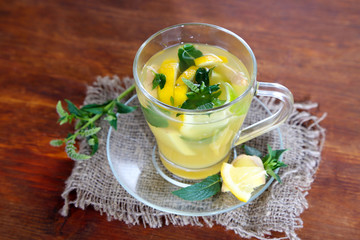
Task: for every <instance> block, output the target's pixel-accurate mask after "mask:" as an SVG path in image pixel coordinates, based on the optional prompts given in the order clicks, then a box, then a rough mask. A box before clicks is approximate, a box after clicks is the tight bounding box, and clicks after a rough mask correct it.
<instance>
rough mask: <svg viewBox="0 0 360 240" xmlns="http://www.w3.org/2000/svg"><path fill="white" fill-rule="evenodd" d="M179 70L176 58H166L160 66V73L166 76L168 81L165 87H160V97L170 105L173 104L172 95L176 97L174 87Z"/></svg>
mask: <svg viewBox="0 0 360 240" xmlns="http://www.w3.org/2000/svg"><path fill="white" fill-rule="evenodd" d="M178 71H179V63H178V62H177V60H175V59H167V60H164V61H163V63H162V64H161V66H160V68H159V71H158V72H159V73H162V74H164V75H165V76H166V82H165V86H164V88H163V89H160V87H158V99H159V100H160V101H161V102H163V103H165V104H168V105H171V97H174V87H175V82H176V76H177V73H178Z"/></svg>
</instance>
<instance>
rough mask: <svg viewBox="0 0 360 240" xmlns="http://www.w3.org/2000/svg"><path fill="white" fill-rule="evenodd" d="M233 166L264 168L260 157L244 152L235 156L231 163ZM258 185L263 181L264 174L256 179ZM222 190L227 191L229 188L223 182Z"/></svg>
mask: <svg viewBox="0 0 360 240" xmlns="http://www.w3.org/2000/svg"><path fill="white" fill-rule="evenodd" d="M231 164H232V165H233V166H234V167H260V168H262V169H263V170H264V164H263V162H262V161H261V159H260V158H259V157H257V156H249V155H245V154H241V155H239V156H238V157H237V158H235V159H234V161H232V163H231ZM256 181H258V184H259V185H262V184H264V183H265V175H263V176H261V177H259V178H257V179H256ZM221 191H222V192H228V191H230V189H229V188H228V187H227V186H226V185H225V184H223V185H222V187H221Z"/></svg>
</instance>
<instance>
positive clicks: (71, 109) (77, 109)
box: [65, 99, 84, 117]
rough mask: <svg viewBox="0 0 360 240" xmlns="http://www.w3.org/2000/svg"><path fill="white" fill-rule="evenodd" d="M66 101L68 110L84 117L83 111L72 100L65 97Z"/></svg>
mask: <svg viewBox="0 0 360 240" xmlns="http://www.w3.org/2000/svg"><path fill="white" fill-rule="evenodd" d="M65 102H66V103H67V107H68V110H69V112H70V113H71V114H74V115H75V116H77V117H83V116H84V114H83V112H82V111H81V110H80V109H79V108H78V107H76V106H75V105H74V104H73V103H72V102H71V101H70V100H67V99H65Z"/></svg>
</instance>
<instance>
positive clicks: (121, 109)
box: [116, 102, 136, 113]
mask: <svg viewBox="0 0 360 240" xmlns="http://www.w3.org/2000/svg"><path fill="white" fill-rule="evenodd" d="M116 107H117V112H118V113H131V112H133V111H135V110H136V107H132V106H128V105H125V104H123V103H121V102H116Z"/></svg>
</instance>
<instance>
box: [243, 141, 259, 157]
mask: <svg viewBox="0 0 360 240" xmlns="http://www.w3.org/2000/svg"><path fill="white" fill-rule="evenodd" d="M243 148H244V150H245V154H246V155H249V156H258V157H259V158H261V157H262V153H261V152H260V151H259V150H257V149H256V148H253V147H250V146H248V145H246V144H244V145H243Z"/></svg>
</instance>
